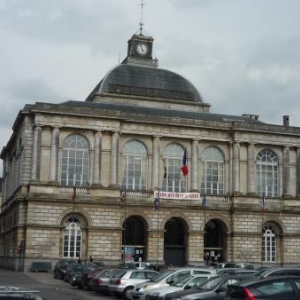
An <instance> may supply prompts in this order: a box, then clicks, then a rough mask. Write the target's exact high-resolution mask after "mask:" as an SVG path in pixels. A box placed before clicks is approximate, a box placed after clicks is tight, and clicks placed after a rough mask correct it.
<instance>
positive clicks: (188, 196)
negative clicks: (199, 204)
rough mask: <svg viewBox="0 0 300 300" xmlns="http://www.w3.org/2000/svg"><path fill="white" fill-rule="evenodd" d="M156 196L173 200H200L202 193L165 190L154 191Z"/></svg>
mask: <svg viewBox="0 0 300 300" xmlns="http://www.w3.org/2000/svg"><path fill="white" fill-rule="evenodd" d="M154 198H160V199H173V200H177V199H178V200H200V193H174V192H164V191H154Z"/></svg>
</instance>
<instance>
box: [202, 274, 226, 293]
mask: <svg viewBox="0 0 300 300" xmlns="http://www.w3.org/2000/svg"><path fill="white" fill-rule="evenodd" d="M223 280H224V279H223V278H221V277H214V278H210V279H208V280H207V281H205V282H204V283H203V284H200V285H197V289H200V290H213V289H215V288H216V287H217V286H219V284H220V283H221V282H223Z"/></svg>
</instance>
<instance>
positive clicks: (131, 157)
mask: <svg viewBox="0 0 300 300" xmlns="http://www.w3.org/2000/svg"><path fill="white" fill-rule="evenodd" d="M147 173H148V157H147V151H146V148H145V146H144V144H142V143H141V142H138V141H130V142H128V143H126V144H125V145H124V147H123V149H122V160H121V176H122V188H123V189H129V190H145V189H147Z"/></svg>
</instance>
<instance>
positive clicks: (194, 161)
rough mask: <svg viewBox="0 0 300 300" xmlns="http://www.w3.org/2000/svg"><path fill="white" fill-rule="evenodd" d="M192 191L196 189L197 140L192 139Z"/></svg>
mask: <svg viewBox="0 0 300 300" xmlns="http://www.w3.org/2000/svg"><path fill="white" fill-rule="evenodd" d="M191 184H192V191H199V189H198V141H196V140H195V141H193V144H192V183H191Z"/></svg>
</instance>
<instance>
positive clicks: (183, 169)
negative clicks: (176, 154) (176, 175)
mask: <svg viewBox="0 0 300 300" xmlns="http://www.w3.org/2000/svg"><path fill="white" fill-rule="evenodd" d="M181 172H182V174H183V176H186V175H187V174H188V173H189V168H188V165H187V151H186V149H184V153H183V158H182V165H181Z"/></svg>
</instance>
